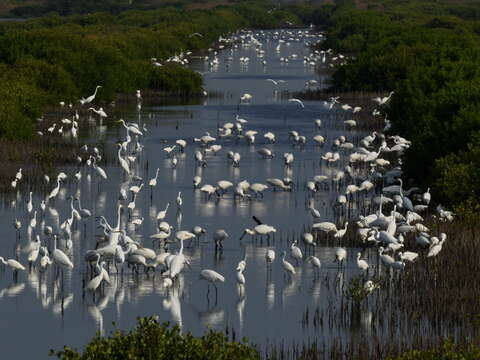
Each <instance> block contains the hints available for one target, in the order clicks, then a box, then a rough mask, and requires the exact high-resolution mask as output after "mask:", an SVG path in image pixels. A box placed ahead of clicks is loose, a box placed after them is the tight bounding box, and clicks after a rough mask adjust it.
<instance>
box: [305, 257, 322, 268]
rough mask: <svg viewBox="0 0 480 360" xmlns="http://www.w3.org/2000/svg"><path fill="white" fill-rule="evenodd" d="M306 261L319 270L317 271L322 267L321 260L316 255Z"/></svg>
mask: <svg viewBox="0 0 480 360" xmlns="http://www.w3.org/2000/svg"><path fill="white" fill-rule="evenodd" d="M306 261H307V262H309V263H311V264H312V266H313V267H314V268H316V269H317V271H318V270H320V268H321V267H322V263H321V262H320V259H319V258H318V257H316V256H314V255H311V256H309V257H308V258H307V260H306Z"/></svg>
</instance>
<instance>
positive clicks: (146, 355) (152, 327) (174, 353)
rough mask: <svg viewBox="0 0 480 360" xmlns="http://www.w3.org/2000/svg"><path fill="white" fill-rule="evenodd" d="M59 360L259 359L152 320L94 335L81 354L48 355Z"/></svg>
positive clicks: (215, 338)
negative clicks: (128, 330)
mask: <svg viewBox="0 0 480 360" xmlns="http://www.w3.org/2000/svg"><path fill="white" fill-rule="evenodd" d="M51 354H52V355H56V356H57V357H58V358H59V359H63V360H77V359H78V360H80V359H85V360H86V359H96V360H117V359H118V360H124V359H130V360H136V359H138V360H140V359H141V360H162V359H178V360H180V359H190V360H203V359H205V360H209V359H216V360H255V359H259V358H260V356H259V354H258V352H257V350H255V348H253V347H251V346H249V345H248V344H246V343H238V342H229V341H228V339H227V337H226V336H225V335H223V334H221V333H219V332H214V331H210V332H208V333H207V334H206V335H204V336H202V337H194V336H193V335H191V334H190V333H186V334H182V333H181V332H180V329H179V328H178V326H173V327H171V326H169V324H168V323H164V324H160V323H159V322H158V320H156V319H155V318H141V319H139V320H138V324H137V326H136V327H135V328H134V329H133V330H132V331H130V332H128V333H124V332H122V331H120V330H117V331H115V332H113V333H112V334H111V335H110V336H109V337H103V336H100V335H97V336H96V337H95V338H94V339H93V340H92V341H91V342H90V343H89V344H87V346H86V347H85V350H84V351H83V353H79V352H78V351H77V350H74V349H71V348H68V347H65V348H64V349H63V350H61V351H57V352H54V351H52V352H51Z"/></svg>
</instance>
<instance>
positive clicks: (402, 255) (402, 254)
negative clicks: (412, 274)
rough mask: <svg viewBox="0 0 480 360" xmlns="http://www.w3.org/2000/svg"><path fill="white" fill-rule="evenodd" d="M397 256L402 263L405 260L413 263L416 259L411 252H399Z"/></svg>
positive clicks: (414, 254)
mask: <svg viewBox="0 0 480 360" xmlns="http://www.w3.org/2000/svg"><path fill="white" fill-rule="evenodd" d="M398 256H399V257H400V259H402V260H404V261H405V260H407V261H410V262H414V261H415V260H416V259H417V258H418V254H417V253H416V252H412V251H404V252H399V253H398Z"/></svg>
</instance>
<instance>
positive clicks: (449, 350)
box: [387, 341, 480, 360]
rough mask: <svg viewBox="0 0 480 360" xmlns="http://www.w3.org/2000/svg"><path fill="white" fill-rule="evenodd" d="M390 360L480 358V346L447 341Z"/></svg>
mask: <svg viewBox="0 0 480 360" xmlns="http://www.w3.org/2000/svg"><path fill="white" fill-rule="evenodd" d="M387 359H388V360H438V359H442V360H478V359H480V347H479V346H478V345H476V344H471V345H470V346H468V347H461V346H457V345H455V344H454V343H453V342H452V341H445V342H444V343H443V344H442V345H441V346H439V347H438V348H436V349H431V350H412V351H408V352H406V353H404V354H402V355H400V356H398V357H395V358H391V357H389V358H387Z"/></svg>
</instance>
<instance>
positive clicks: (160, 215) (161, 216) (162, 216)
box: [157, 203, 170, 221]
mask: <svg viewBox="0 0 480 360" xmlns="http://www.w3.org/2000/svg"><path fill="white" fill-rule="evenodd" d="M169 206H170V203H168V204H167V206H166V207H165V210H162V211H159V212H158V214H157V220H158V221H162V220H163V219H165V216H166V215H167V211H168V207H169Z"/></svg>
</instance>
